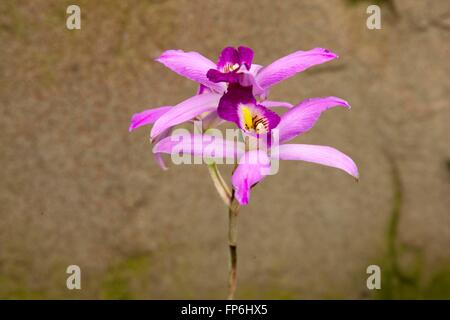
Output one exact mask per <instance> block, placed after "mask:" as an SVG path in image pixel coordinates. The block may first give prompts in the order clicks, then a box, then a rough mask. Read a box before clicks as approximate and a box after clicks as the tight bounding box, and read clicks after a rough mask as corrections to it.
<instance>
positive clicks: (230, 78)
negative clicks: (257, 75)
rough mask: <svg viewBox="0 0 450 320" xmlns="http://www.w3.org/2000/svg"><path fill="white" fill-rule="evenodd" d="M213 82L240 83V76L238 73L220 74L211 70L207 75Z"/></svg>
mask: <svg viewBox="0 0 450 320" xmlns="http://www.w3.org/2000/svg"><path fill="white" fill-rule="evenodd" d="M206 76H207V77H208V79H209V80H210V81H211V82H214V83H217V82H228V83H236V82H238V81H239V74H238V73H236V72H220V71H218V70H216V69H209V70H208V73H207V74H206Z"/></svg>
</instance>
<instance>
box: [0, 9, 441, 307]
mask: <svg viewBox="0 0 450 320" xmlns="http://www.w3.org/2000/svg"><path fill="white" fill-rule="evenodd" d="M379 3H380V5H381V8H382V30H375V31H372V30H368V29H367V28H366V24H365V23H366V18H367V14H366V8H367V5H368V4H370V2H365V1H344V0H331V1H330V0H321V1H296V0H283V1H277V2H275V1H271V0H258V1H256V0H252V1H231V0H227V1H214V0H196V1H192V0H190V1H188V0H179V1H178V0H177V1H175V0H173V1H163V0H159V1H156V0H155V1H118V0H111V1H105V0H102V1H87V0H78V1H77V4H78V5H79V6H80V7H81V15H82V29H81V30H79V31H69V30H67V29H66V27H65V19H66V13H65V10H66V8H67V6H68V5H69V4H72V2H70V1H65V0H64V1H56V0H55V1H12V0H7V1H2V2H1V3H0V42H1V43H2V45H1V49H0V74H1V77H0V105H1V109H0V110H1V117H0V127H1V128H2V129H1V132H2V134H1V135H0V145H1V152H0V166H1V171H0V297H1V298H160V299H165V298H212V299H216V298H217V299H220V298H223V297H225V292H226V276H227V254H228V252H227V247H226V226H227V214H226V211H225V208H224V207H223V205H222V203H221V201H220V199H219V197H218V196H217V195H216V194H215V190H214V189H213V186H212V183H211V182H210V181H209V180H208V179H209V178H208V175H207V169H206V167H204V166H192V167H187V166H173V167H172V168H171V169H170V170H169V171H166V172H163V171H161V170H159V168H158V167H157V166H156V165H155V164H154V163H153V161H152V158H151V146H150V144H149V143H148V140H147V137H148V132H149V130H148V129H146V128H142V129H140V130H137V131H136V132H133V133H131V134H130V133H128V130H127V128H128V124H129V119H130V116H131V115H132V114H133V113H135V112H138V111H141V110H143V109H145V108H149V107H153V106H155V107H156V106H159V105H167V104H175V103H177V102H179V101H181V100H183V99H185V98H186V97H188V96H190V95H192V93H193V92H194V91H195V87H196V86H195V84H194V83H193V82H190V81H189V80H187V79H184V78H181V77H179V76H177V75H176V74H174V73H172V72H171V71H169V70H168V69H166V68H164V67H163V66H162V65H160V64H158V63H156V62H154V61H153V60H152V59H153V58H155V57H157V56H158V55H159V54H160V53H161V52H162V51H164V50H166V49H171V48H179V49H183V50H186V51H199V52H201V53H202V54H204V55H205V56H207V57H210V58H211V59H213V60H215V59H216V56H217V55H218V53H219V52H220V50H221V48H222V47H224V46H226V45H233V46H237V45H240V44H243V45H247V46H250V47H252V48H253V49H254V50H255V53H256V55H255V62H256V63H260V64H263V65H264V64H268V63H270V62H271V61H273V60H275V59H276V58H278V57H281V56H283V55H286V54H288V53H291V52H293V51H296V50H307V49H311V48H314V47H325V48H328V49H330V50H332V51H333V52H336V53H338V54H339V56H340V58H339V59H338V60H336V61H333V62H331V63H327V64H324V65H321V66H318V67H315V68H313V69H310V70H309V71H306V72H304V73H302V74H299V75H298V76H296V77H294V78H292V79H289V80H287V81H285V82H283V83H282V84H280V85H278V86H276V87H274V88H273V90H272V92H271V94H272V95H271V97H272V98H273V99H283V100H287V101H291V102H293V103H296V102H299V101H301V100H303V99H305V98H308V97H316V96H327V95H335V96H339V97H342V98H344V99H346V100H348V101H349V102H350V103H351V105H352V107H353V108H352V110H351V111H350V112H345V111H343V110H330V111H327V112H326V113H325V114H324V115H323V116H322V117H321V119H320V121H319V122H318V123H317V125H316V127H315V128H314V130H312V131H311V132H309V133H307V134H306V135H304V136H302V137H299V138H297V139H296V141H297V142H302V143H314V144H324V145H330V146H334V147H336V148H338V149H339V150H342V151H343V152H345V153H347V154H348V155H350V156H351V157H352V158H353V159H354V160H355V162H356V163H357V164H358V166H359V169H360V173H361V179H360V182H359V183H357V184H356V183H355V182H354V181H353V179H351V178H349V177H348V176H346V175H345V174H344V173H342V172H339V171H338V170H334V169H331V168H325V167H321V166H318V165H312V164H306V163H300V162H283V163H282V164H281V170H280V172H279V174H277V175H276V176H273V177H270V178H268V179H266V180H265V181H264V182H263V183H261V184H259V185H258V186H257V188H255V189H254V191H253V193H252V200H251V205H250V206H248V207H245V208H243V210H242V213H241V216H240V222H239V223H240V225H239V242H240V246H239V288H238V293H237V297H238V298H244V299H247V298H252V299H261V298H280V299H288V298H294V299H305V298H411V297H412V298H417V297H422V298H428V297H438V298H444V297H449V295H450V254H449V250H448V248H449V245H450V210H449V209H450V197H449V192H450V171H449V168H450V148H449V147H450V146H449V135H450V125H449V123H450V108H449V103H448V101H449V98H450V94H449V85H450V81H449V74H450V64H449V63H448V57H449V48H450V45H449V44H450V39H449V35H450V11H449V7H448V4H447V2H446V1H422V2H419V1H408V0H395V1H381V2H379ZM70 264H77V265H79V266H80V267H81V268H82V287H83V288H82V290H81V291H69V290H67V289H66V287H65V281H66V277H67V274H66V273H65V270H66V267H67V266H68V265H70ZM370 264H379V265H380V266H381V267H382V272H383V278H382V290H381V291H380V292H377V293H375V294H374V293H372V292H369V291H368V290H367V288H366V286H365V284H366V278H367V275H366V267H367V266H368V265H370ZM405 279H406V280H405Z"/></svg>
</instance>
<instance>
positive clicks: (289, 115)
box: [278, 97, 350, 142]
mask: <svg viewBox="0 0 450 320" xmlns="http://www.w3.org/2000/svg"><path fill="white" fill-rule="evenodd" d="M333 107H344V108H347V109H350V105H349V104H348V102H347V101H345V100H342V99H340V98H337V97H325V98H312V99H307V100H304V101H302V102H300V104H298V105H297V106H295V107H294V108H292V109H290V110H289V111H288V112H286V113H285V114H283V116H282V117H281V121H280V124H279V125H278V130H279V132H280V142H285V141H288V140H290V139H293V138H295V137H296V136H298V135H299V134H302V133H305V132H307V131H308V130H310V129H311V128H312V127H313V126H314V124H315V123H316V122H317V120H318V119H319V117H320V114H321V113H322V112H324V111H325V110H328V109H330V108H333Z"/></svg>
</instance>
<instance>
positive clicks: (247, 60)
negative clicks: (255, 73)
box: [238, 46, 253, 70]
mask: <svg viewBox="0 0 450 320" xmlns="http://www.w3.org/2000/svg"><path fill="white" fill-rule="evenodd" d="M238 52H239V60H240V64H243V65H245V67H246V68H247V70H250V67H251V65H252V61H253V50H252V49H250V48H247V47H243V46H241V47H239V48H238Z"/></svg>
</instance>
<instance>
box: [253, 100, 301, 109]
mask: <svg viewBox="0 0 450 320" xmlns="http://www.w3.org/2000/svg"><path fill="white" fill-rule="evenodd" d="M259 104H260V105H262V106H264V107H266V108H276V107H280V108H288V109H290V108H293V107H294V106H293V105H292V103H289V102H285V101H273V100H265V101H262V102H260V103H259Z"/></svg>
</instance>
